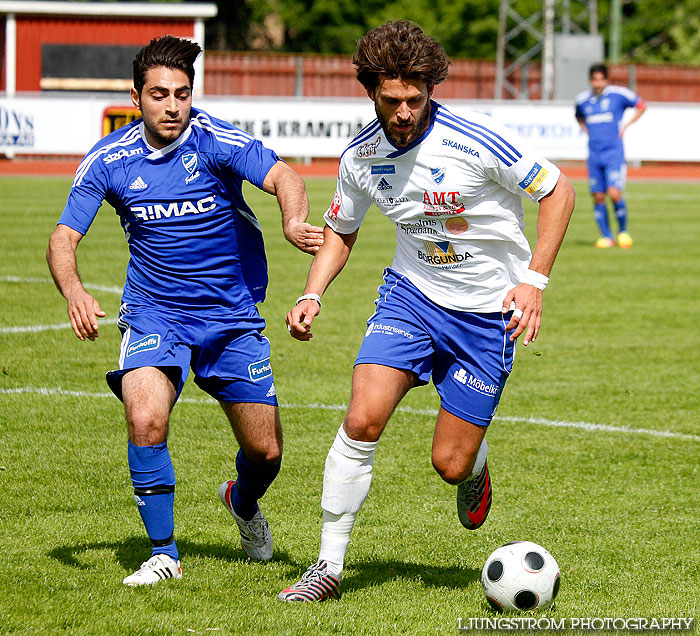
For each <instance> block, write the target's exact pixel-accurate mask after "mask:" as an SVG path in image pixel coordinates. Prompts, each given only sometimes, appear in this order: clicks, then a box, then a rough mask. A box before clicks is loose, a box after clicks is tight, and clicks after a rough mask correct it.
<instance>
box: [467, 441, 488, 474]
mask: <svg viewBox="0 0 700 636" xmlns="http://www.w3.org/2000/svg"><path fill="white" fill-rule="evenodd" d="M488 454H489V445H488V444H487V443H486V438H485V437H484V439H482V440H481V446H479V452H478V453H477V454H476V460H475V461H474V468H472V474H471V475H469V477H467V478H466V479H465V480H464V481H469V480H470V479H474V478H475V477H478V476H479V473H480V472H481V471H482V470H483V469H484V464H485V463H486V456H487V455H488Z"/></svg>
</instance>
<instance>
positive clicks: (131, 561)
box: [48, 536, 292, 571]
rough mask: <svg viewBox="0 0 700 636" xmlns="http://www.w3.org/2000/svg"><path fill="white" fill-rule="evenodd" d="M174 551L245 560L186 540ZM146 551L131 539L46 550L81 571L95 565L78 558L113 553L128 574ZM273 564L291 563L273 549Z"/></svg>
mask: <svg viewBox="0 0 700 636" xmlns="http://www.w3.org/2000/svg"><path fill="white" fill-rule="evenodd" d="M177 548H178V551H179V552H180V558H181V559H182V560H183V561H185V560H186V559H187V558H195V557H203V558H209V559H218V560H222V561H244V562H247V561H249V559H248V557H247V556H246V555H245V553H244V552H243V550H242V549H241V548H240V547H238V548H236V547H234V546H231V545H225V544H221V543H196V542H194V541H188V540H187V539H178V540H177ZM150 550H151V543H150V541H148V539H144V537H136V536H133V537H129V538H126V539H124V540H123V541H119V542H118V543H114V542H112V543H110V542H93V543H77V544H75V545H64V546H59V547H57V548H54V549H53V550H50V551H49V552H48V556H49V557H51V558H52V559H56V560H57V561H60V562H61V563H63V564H64V565H68V566H70V567H74V568H79V569H81V570H88V569H91V568H93V567H95V566H94V565H93V564H89V563H84V562H83V560H82V559H81V555H85V554H87V553H89V552H92V551H98V552H104V551H107V552H109V553H111V554H114V557H115V559H116V561H117V563H119V565H121V566H122V567H123V568H125V569H126V570H129V571H131V570H136V569H138V567H139V566H140V565H141V563H142V562H143V561H144V560H145V559H147V558H148V556H149V555H150ZM86 560H88V559H86ZM275 561H281V562H283V563H292V560H291V559H290V558H289V555H288V554H287V553H286V552H280V551H278V550H275Z"/></svg>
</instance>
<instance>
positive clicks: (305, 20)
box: [219, 0, 537, 58]
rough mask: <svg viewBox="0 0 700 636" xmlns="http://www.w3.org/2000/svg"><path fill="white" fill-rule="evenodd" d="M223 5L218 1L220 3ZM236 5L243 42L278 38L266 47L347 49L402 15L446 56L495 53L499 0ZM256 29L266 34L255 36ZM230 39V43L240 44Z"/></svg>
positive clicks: (311, 0) (257, 0)
mask: <svg viewBox="0 0 700 636" xmlns="http://www.w3.org/2000/svg"><path fill="white" fill-rule="evenodd" d="M225 4H227V3H224V2H220V3H219V6H220V8H222V9H223V8H224V5H225ZM236 4H241V5H245V7H246V10H247V11H248V14H249V17H250V20H251V23H250V25H249V29H248V32H247V34H246V35H245V36H244V38H243V40H244V41H245V42H246V43H247V44H248V45H251V44H254V43H255V41H256V40H257V41H258V43H263V44H264V43H265V40H267V42H268V43H272V42H273V41H275V40H276V41H278V42H280V44H279V45H277V46H274V45H273V46H271V47H270V49H271V50H280V51H290V52H301V53H341V54H350V53H352V52H353V51H354V50H355V44H356V42H357V40H358V39H359V38H360V37H362V35H364V33H366V32H367V31H368V30H369V29H371V28H373V27H375V26H378V25H380V24H383V23H384V22H386V21H387V20H399V19H408V20H415V21H416V22H418V23H419V24H421V26H422V27H423V28H424V30H425V31H426V33H429V34H430V35H433V36H435V37H436V38H438V39H439V40H440V42H441V43H442V44H443V46H444V47H445V50H446V51H447V52H448V54H449V55H451V56H454V57H470V58H490V57H494V56H495V53H496V38H497V35H498V6H499V0H363V2H361V3H358V2H357V1H356V0H254V1H253V0H246V2H244V3H236ZM534 4H535V5H536V4H537V2H536V1H535V2H534ZM271 15H272V16H275V19H274V20H271V19H270V16H271ZM275 31H277V32H275ZM261 32H262V33H265V32H266V33H267V38H264V37H263V38H261V37H259V36H260V34H261ZM232 44H233V46H232V48H236V49H238V48H246V47H239V46H238V43H236V42H233V43H232ZM248 48H253V47H250V46H248ZM270 49H268V50H270Z"/></svg>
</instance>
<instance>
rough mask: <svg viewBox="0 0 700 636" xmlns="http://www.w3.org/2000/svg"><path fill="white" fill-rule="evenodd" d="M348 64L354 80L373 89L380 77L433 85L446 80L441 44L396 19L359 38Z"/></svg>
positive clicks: (410, 23)
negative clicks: (351, 68) (353, 73)
mask: <svg viewBox="0 0 700 636" xmlns="http://www.w3.org/2000/svg"><path fill="white" fill-rule="evenodd" d="M352 63H353V64H354V65H355V73H356V75H357V80H358V81H359V82H360V83H361V84H362V85H363V86H364V87H365V88H368V89H371V90H374V89H375V88H376V87H377V86H378V85H379V82H380V78H387V79H403V80H407V79H413V80H422V81H424V82H425V83H426V84H427V85H428V86H435V85H436V84H439V83H440V82H442V81H443V80H444V79H445V78H446V77H447V71H448V67H449V64H450V60H449V58H448V57H447V54H446V53H445V50H444V49H443V48H442V46H441V44H440V43H439V42H438V41H437V40H436V39H435V38H433V37H430V36H429V35H425V33H423V29H421V27H420V26H419V25H418V24H416V23H415V22H411V21H410V20H396V21H389V22H387V23H386V24H383V25H382V26H380V27H377V28H376V29H372V30H371V31H369V32H368V33H367V34H366V35H364V36H363V37H362V38H360V40H359V41H358V43H357V49H356V50H355V54H354V55H353V57H352Z"/></svg>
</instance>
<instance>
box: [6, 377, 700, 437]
mask: <svg viewBox="0 0 700 636" xmlns="http://www.w3.org/2000/svg"><path fill="white" fill-rule="evenodd" d="M27 393H31V394H34V395H65V396H70V397H80V398H114V395H113V394H112V393H109V392H106V391H105V392H103V393H90V392H87V391H67V390H65V389H62V388H60V387H57V388H48V387H30V386H24V387H17V388H14V389H3V388H0V394H4V395H12V394H14V395H18V394H19V395H21V394H27ZM115 399H116V398H115ZM178 402H183V403H185V404H211V405H213V404H216V402H215V400H214V399H212V398H180V399H179V400H178ZM280 408H287V409H319V410H324V411H345V409H346V408H347V405H345V404H318V403H311V404H287V403H284V402H281V403H280ZM396 411H398V412H399V413H408V414H410V415H428V416H432V417H435V416H436V415H437V409H416V408H412V407H410V406H399V407H397V408H396ZM494 420H498V421H501V422H512V423H518V424H539V425H541V426H552V427H556V428H573V429H578V430H583V431H601V432H604V433H622V434H627V435H650V436H652V437H665V438H668V439H681V440H688V441H691V442H700V435H691V434H689V433H675V432H673V431H657V430H654V429H650V428H632V427H629V426H613V425H612V424H594V423H591V422H567V421H565V420H548V419H545V418H542V417H514V416H502V417H501V416H498V415H497V416H496V417H495V418H494Z"/></svg>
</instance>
